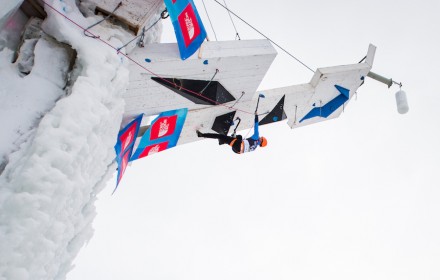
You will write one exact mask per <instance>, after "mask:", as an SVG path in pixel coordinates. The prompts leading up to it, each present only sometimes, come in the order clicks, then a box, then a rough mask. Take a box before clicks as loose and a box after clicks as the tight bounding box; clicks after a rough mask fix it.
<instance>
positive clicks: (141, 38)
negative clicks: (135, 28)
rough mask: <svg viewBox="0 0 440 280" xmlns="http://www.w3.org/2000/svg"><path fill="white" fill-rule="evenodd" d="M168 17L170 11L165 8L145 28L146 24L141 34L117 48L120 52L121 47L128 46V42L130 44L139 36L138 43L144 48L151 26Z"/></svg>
mask: <svg viewBox="0 0 440 280" xmlns="http://www.w3.org/2000/svg"><path fill="white" fill-rule="evenodd" d="M167 17H169V14H168V11H167V9H165V10H163V11H162V13H160V17H159V18H158V19H157V20H156V21H155V22H154V23H153V24H152V25H151V26H150V27H148V28H147V29H145V26H144V27H143V28H142V32H141V34H139V35H138V36H136V37H134V38H133V39H131V40H130V41H129V42H128V43H126V44H124V45H123V46H122V47H119V48H117V51H118V52H119V51H120V50H121V49H123V48H125V47H126V46H128V44H130V43H131V42H133V41H134V40H136V38H139V37H140V38H139V41H138V42H137V43H136V44H137V45H138V47H140V48H143V47H144V38H145V33H146V32H147V31H148V30H150V29H151V28H153V26H155V25H156V24H157V23H158V22H159V21H160V20H161V19H166V18H167Z"/></svg>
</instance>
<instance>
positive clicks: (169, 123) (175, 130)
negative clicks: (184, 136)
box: [130, 108, 188, 161]
mask: <svg viewBox="0 0 440 280" xmlns="http://www.w3.org/2000/svg"><path fill="white" fill-rule="evenodd" d="M187 113H188V109H186V108H184V109H179V110H172V111H167V112H163V113H160V115H159V116H158V117H157V118H156V119H154V120H153V122H152V123H151V125H150V127H149V128H148V129H147V131H146V132H145V133H144V135H143V136H142V138H141V141H140V142H139V145H138V147H137V148H136V151H135V152H134V153H133V156H132V157H131V159H130V160H131V161H133V160H137V159H140V158H143V157H146V156H149V155H152V154H155V153H158V152H162V151H164V150H167V149H169V148H172V147H174V146H176V145H177V141H178V140H179V137H180V133H181V132H182V128H183V125H184V124H185V119H186V114H187Z"/></svg>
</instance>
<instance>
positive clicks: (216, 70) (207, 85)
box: [200, 69, 219, 93]
mask: <svg viewBox="0 0 440 280" xmlns="http://www.w3.org/2000/svg"><path fill="white" fill-rule="evenodd" d="M218 72H219V71H218V69H215V73H214V76H212V78H211V80H210V81H209V82H208V83H207V84H206V86H205V87H204V88H203V89H202V90H201V91H200V93H203V92H204V91H205V89H207V88H208V87H209V85H210V84H211V83H212V81H213V80H214V78H215V75H217V73H218Z"/></svg>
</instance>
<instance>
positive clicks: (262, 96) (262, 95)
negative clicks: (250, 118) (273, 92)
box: [255, 93, 266, 115]
mask: <svg viewBox="0 0 440 280" xmlns="http://www.w3.org/2000/svg"><path fill="white" fill-rule="evenodd" d="M260 98H266V96H264V94H262V93H260V94H259V95H258V101H257V107H256V108H255V115H256V114H257V111H258V104H260Z"/></svg>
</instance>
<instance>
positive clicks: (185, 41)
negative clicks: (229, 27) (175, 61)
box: [164, 0, 206, 60]
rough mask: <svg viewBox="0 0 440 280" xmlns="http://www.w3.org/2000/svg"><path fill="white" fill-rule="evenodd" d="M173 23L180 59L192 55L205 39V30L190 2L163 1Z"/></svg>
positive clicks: (188, 0)
mask: <svg viewBox="0 0 440 280" xmlns="http://www.w3.org/2000/svg"><path fill="white" fill-rule="evenodd" d="M164 2H165V5H166V7H167V10H168V13H169V15H170V18H171V21H172V23H173V27H174V32H175V33H176V39H177V44H178V46H179V51H180V57H181V58H182V59H183V60H185V59H187V58H188V57H190V56H191V55H193V54H194V53H195V52H196V51H197V50H198V49H199V48H200V45H201V44H202V43H203V41H204V40H205V38H206V30H205V27H204V26H203V23H202V21H201V19H200V16H199V13H198V12H197V9H196V6H195V5H194V2H193V1H192V0H164Z"/></svg>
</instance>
